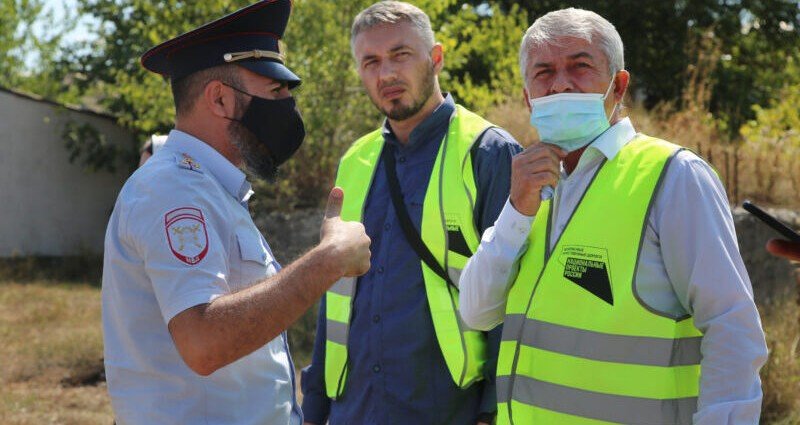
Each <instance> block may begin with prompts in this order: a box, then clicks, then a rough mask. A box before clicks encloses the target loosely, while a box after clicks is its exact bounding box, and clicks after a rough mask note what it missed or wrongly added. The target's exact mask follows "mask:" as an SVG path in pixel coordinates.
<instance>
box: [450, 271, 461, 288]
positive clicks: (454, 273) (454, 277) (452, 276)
mask: <svg viewBox="0 0 800 425" xmlns="http://www.w3.org/2000/svg"><path fill="white" fill-rule="evenodd" d="M447 274H448V275H449V276H450V280H452V281H453V283H454V284H455V285H456V288H458V287H459V283H458V280H459V279H461V269H457V268H455V267H448V268H447Z"/></svg>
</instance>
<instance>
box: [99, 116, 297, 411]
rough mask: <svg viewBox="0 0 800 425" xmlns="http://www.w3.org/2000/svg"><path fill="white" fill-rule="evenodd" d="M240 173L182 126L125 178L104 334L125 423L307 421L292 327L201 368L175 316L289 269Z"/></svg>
mask: <svg viewBox="0 0 800 425" xmlns="http://www.w3.org/2000/svg"><path fill="white" fill-rule="evenodd" d="M251 194H252V191H251V190H250V185H249V183H247V181H246V180H245V175H244V173H242V171H241V170H239V169H238V168H236V167H235V166H234V165H233V164H231V163H230V162H229V161H227V160H226V159H225V158H224V157H223V156H222V155H220V154H219V153H218V152H217V151H216V150H214V149H213V148H211V147H210V146H208V145H207V144H205V143H203V142H202V141H200V140H198V139H196V138H194V137H192V136H190V135H188V134H186V133H183V132H180V131H177V130H173V131H172V132H171V133H170V135H169V140H168V141H167V143H166V145H165V146H164V148H163V149H161V150H159V151H158V152H157V153H156V154H155V155H154V156H153V157H152V158H151V159H150V160H149V161H148V162H147V163H146V164H145V165H144V166H143V167H142V168H140V169H139V170H137V171H136V172H135V173H134V174H133V175H132V176H131V178H130V179H128V181H127V182H126V183H125V186H124V187H123V188H122V191H121V193H120V195H119V198H118V199H117V204H116V206H115V207H114V212H113V214H112V215H111V219H110V221H109V224H108V229H107V231H106V240H105V259H104V266H103V291H102V293H103V331H104V339H105V364H106V377H107V380H108V392H109V394H110V396H111V402H112V406H113V408H114V413H115V415H116V420H117V423H118V424H120V425H124V424H203V425H206V424H275V425H285V424H300V423H301V422H302V414H301V412H300V408H299V406H298V405H297V402H296V400H295V383H294V366H293V364H292V360H291V358H290V356H289V350H288V346H287V343H286V336H285V334H282V335H280V336H279V337H277V338H275V339H274V340H272V341H270V342H269V343H267V344H266V345H264V346H263V347H262V348H260V349H258V350H256V351H255V352H253V353H251V354H250V355H248V356H245V357H243V358H241V359H239V360H237V361H236V362H234V363H231V364H229V365H228V366H225V367H223V368H221V369H219V370H217V371H216V372H214V373H213V374H211V375H209V376H207V377H203V376H200V375H198V374H196V373H195V372H193V371H192V370H191V369H189V367H188V366H186V364H185V363H184V362H183V360H182V358H181V357H180V354H179V353H178V351H177V349H176V347H175V344H174V343H173V341H172V338H171V336H170V333H169V330H168V329H167V324H168V323H169V321H170V320H171V319H172V318H173V317H175V316H176V315H177V314H178V313H180V312H182V311H184V310H186V309H188V308H191V307H194V306H196V305H199V304H205V303H209V302H211V301H212V300H214V299H215V298H217V297H219V296H221V295H225V294H229V293H231V292H234V291H237V290H240V289H242V288H246V287H248V286H250V285H251V284H254V283H256V282H258V281H260V280H263V279H264V278H266V277H268V276H271V275H274V274H275V273H277V272H278V270H279V269H280V265H278V263H277V262H276V261H275V259H274V258H273V256H272V252H271V251H270V248H269V246H268V245H267V242H266V240H264V238H263V236H261V233H260V232H259V231H258V229H257V228H256V226H255V224H253V220H252V218H251V217H250V214H249V212H248V210H247V208H246V203H247V199H248V198H249V197H250V195H251Z"/></svg>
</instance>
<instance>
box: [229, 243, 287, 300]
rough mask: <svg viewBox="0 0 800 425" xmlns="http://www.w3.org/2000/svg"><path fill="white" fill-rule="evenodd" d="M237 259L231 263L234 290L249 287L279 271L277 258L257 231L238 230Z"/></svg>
mask: <svg viewBox="0 0 800 425" xmlns="http://www.w3.org/2000/svg"><path fill="white" fill-rule="evenodd" d="M236 248H238V249H236V250H235V251H238V252H235V253H234V254H235V255H234V257H235V258H234V259H235V261H234V262H233V264H231V269H232V270H233V273H232V276H231V278H232V280H234V282H232V283H233V284H232V285H231V286H232V287H233V288H234V290H238V289H243V288H247V287H249V286H252V285H253V284H255V283H258V282H259V281H261V280H263V279H264V278H266V277H269V276H272V275H273V274H275V273H276V272H277V268H276V263H275V259H274V258H273V257H272V254H271V253H270V252H269V250H268V249H267V248H266V247H265V246H264V244H263V243H262V242H261V235H259V234H258V232H257V231H253V230H249V229H242V230H237V231H236Z"/></svg>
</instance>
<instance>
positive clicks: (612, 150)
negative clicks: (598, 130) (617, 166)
mask: <svg viewBox="0 0 800 425" xmlns="http://www.w3.org/2000/svg"><path fill="white" fill-rule="evenodd" d="M635 136H636V129H634V128H633V123H632V122H631V119H630V118H628V117H625V118H623V119H622V120H621V121H619V122H617V123H616V124H614V125H612V126H611V127H609V128H608V130H606V131H605V132H604V133H603V134H601V135H600V137H598V138H597V139H596V140H595V141H594V142H592V143H591V144H590V145H589V149H595V150H597V151H600V153H601V154H603V156H605V157H606V158H607V159H608V160H609V161H611V160H613V159H614V157H616V156H617V154H618V153H619V151H620V150H622V148H623V147H624V146H625V145H626V144H628V142H630V141H631V140H632V139H633V138H634V137H635Z"/></svg>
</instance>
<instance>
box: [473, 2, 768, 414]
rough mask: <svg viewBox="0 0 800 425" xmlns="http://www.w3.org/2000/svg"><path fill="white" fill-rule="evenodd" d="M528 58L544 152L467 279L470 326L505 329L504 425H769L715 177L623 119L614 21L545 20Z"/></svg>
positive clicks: (760, 346) (752, 328)
mask: <svg viewBox="0 0 800 425" xmlns="http://www.w3.org/2000/svg"><path fill="white" fill-rule="evenodd" d="M520 66H521V70H522V75H523V76H524V81H525V88H524V95H525V98H526V100H527V102H528V106H529V108H530V110H531V123H532V125H533V126H534V127H536V129H537V131H538V134H539V136H540V138H541V140H542V141H543V142H545V143H539V144H536V145H534V146H533V147H531V148H528V149H527V150H526V151H525V152H524V153H522V154H521V155H519V156H517V157H516V158H515V159H514V163H513V167H512V183H511V195H510V203H509V204H508V205H506V208H505V209H504V210H503V211H502V212H501V214H500V218H498V220H497V223H496V225H495V227H494V228H493V229H490V230H488V231H487V232H486V233H485V234H484V237H483V240H482V241H481V246H480V247H479V249H478V252H477V253H476V254H475V256H473V257H472V259H471V260H470V262H469V264H468V265H467V267H466V268H465V270H464V273H463V275H462V278H461V312H462V316H463V318H464V321H465V322H466V323H467V324H468V325H470V326H472V327H474V328H477V329H489V328H492V327H494V326H496V325H497V324H498V323H501V322H504V331H503V341H502V343H501V349H500V357H499V359H498V371H497V375H498V377H497V386H498V402H499V411H498V418H499V423H503V424H508V423H514V424H532V423H553V424H556V423H557V424H572V423H576V424H577V423H600V422H597V421H601V422H617V423H647V424H688V423H692V422H694V423H704V424H723V423H736V424H744V423H749V424H755V423H757V422H758V418H759V411H760V404H761V387H760V381H759V377H758V370H759V368H760V367H761V365H762V364H763V363H764V361H765V358H766V354H767V351H766V346H765V343H764V334H763V332H762V330H761V325H760V322H759V317H758V312H757V311H756V307H755V305H754V303H753V298H752V288H751V286H750V282H749V279H748V277H747V272H746V270H745V268H744V265H743V263H742V259H741V257H740V255H739V251H738V247H737V244H736V235H735V234H734V227H733V222H732V217H731V213H730V209H729V205H728V201H727V199H726V196H725V191H724V190H723V187H722V184H721V183H720V181H719V179H718V178H717V176H716V174H715V173H714V171H713V169H712V168H711V167H710V166H709V165H708V164H706V163H705V162H704V161H703V160H701V159H700V158H698V157H697V156H696V155H694V154H693V153H691V152H689V151H686V150H683V149H682V148H680V147H678V146H676V145H673V144H671V143H668V142H665V141H663V140H659V139H655V138H653V137H650V136H646V135H644V134H640V133H637V132H636V130H635V129H634V127H633V124H632V123H631V121H630V120H629V119H627V118H623V117H622V116H621V113H620V109H621V107H620V105H621V101H622V99H623V95H624V94H625V91H626V89H627V88H628V83H629V79H630V76H629V74H628V72H627V71H625V70H624V59H623V46H622V40H621V39H620V37H619V34H618V33H617V31H616V29H615V28H614V26H613V25H611V23H609V22H608V21H606V20H605V19H603V18H602V17H600V16H599V15H597V14H595V13H593V12H589V11H585V10H578V9H565V10H559V11H555V12H551V13H548V14H546V15H544V16H542V17H541V18H539V19H538V20H537V21H536V22H534V24H533V25H532V26H531V27H530V28H529V29H528V31H527V33H526V34H525V36H524V38H523V40H522V46H521V51H520ZM550 187H554V188H555V193H553V192H552V189H550ZM543 194H544V195H543ZM542 199H544V200H542Z"/></svg>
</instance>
